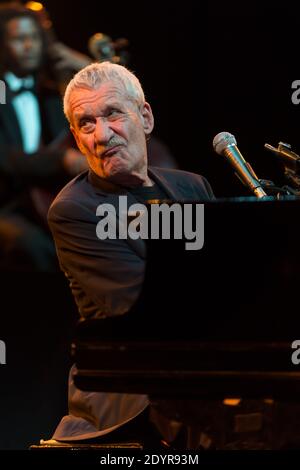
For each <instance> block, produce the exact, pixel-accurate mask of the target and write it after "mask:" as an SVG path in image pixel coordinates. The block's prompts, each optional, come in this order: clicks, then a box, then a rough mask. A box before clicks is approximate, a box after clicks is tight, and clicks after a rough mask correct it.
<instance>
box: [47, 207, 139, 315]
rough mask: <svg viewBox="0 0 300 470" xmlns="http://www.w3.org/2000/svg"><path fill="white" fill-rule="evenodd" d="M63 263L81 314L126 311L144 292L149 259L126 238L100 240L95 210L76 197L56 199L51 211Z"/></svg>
mask: <svg viewBox="0 0 300 470" xmlns="http://www.w3.org/2000/svg"><path fill="white" fill-rule="evenodd" d="M48 221H49V225H50V228H51V231H52V234H53V237H54V240H55V244H56V250H57V254H58V258H59V262H60V266H61V269H62V270H63V271H64V272H65V274H66V276H67V277H68V279H69V281H70V287H71V289H72V292H73V295H74V297H75V300H76V303H77V305H78V307H79V311H80V313H81V315H83V316H85V317H87V316H89V317H91V316H93V317H95V318H96V317H103V316H111V315H120V314H123V313H125V312H127V311H128V310H129V309H130V308H131V307H132V305H133V304H134V302H135V301H136V300H137V298H138V295H139V293H140V290H141V287H142V283H143V278H144V269H145V262H144V261H143V260H142V259H141V258H140V257H139V256H138V255H137V254H136V253H135V252H134V251H133V250H132V248H131V247H130V245H129V244H128V243H127V241H126V240H118V239H117V240H109V239H107V240H100V239H98V238H97V235H96V226H97V222H99V219H98V218H97V217H96V215H95V213H94V212H93V210H88V209H87V208H86V207H84V206H83V205H81V204H79V203H78V202H74V201H72V200H58V201H57V200H56V201H55V203H54V204H53V205H52V207H51V208H50V211H49V214H48Z"/></svg>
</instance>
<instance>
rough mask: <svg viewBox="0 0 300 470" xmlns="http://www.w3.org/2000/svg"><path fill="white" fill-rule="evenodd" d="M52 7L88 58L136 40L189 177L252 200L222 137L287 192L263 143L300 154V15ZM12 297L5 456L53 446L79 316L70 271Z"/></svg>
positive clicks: (38, 279)
mask: <svg viewBox="0 0 300 470" xmlns="http://www.w3.org/2000/svg"><path fill="white" fill-rule="evenodd" d="M44 4H45V6H46V8H47V10H48V12H49V14H50V17H51V19H52V20H53V23H54V28H55V31H56V35H57V37H58V39H59V40H61V41H62V42H64V43H65V44H67V45H68V46H70V47H72V48H75V49H77V50H79V51H81V52H84V53H87V52H88V50H87V43H88V39H89V38H90V36H91V35H93V34H94V33H96V32H104V33H106V34H108V35H110V36H111V37H112V38H113V39H114V40H115V39H117V38H119V37H125V38H127V39H128V40H129V41H130V47H129V52H130V55H131V62H130V68H131V69H132V70H133V71H135V72H136V74H137V75H138V77H139V78H140V79H141V82H142V84H143V86H144V90H145V93H146V96H147V99H148V101H149V102H150V103H151V105H152V107H153V110H154V114H155V119H156V126H155V134H156V135H157V136H159V137H160V138H161V139H163V140H164V141H165V142H166V143H167V144H168V145H169V147H170V148H171V150H172V152H173V154H174V156H175V157H176V159H177V161H178V164H179V166H180V168H182V169H185V170H190V171H194V172H197V173H201V174H204V175H205V176H206V177H207V178H208V180H209V181H210V183H211V185H212V187H213V189H214V192H215V194H216V195H217V196H240V195H245V194H249V193H248V192H247V191H246V190H245V189H244V188H243V187H242V185H241V183H240V182H239V181H238V180H237V178H236V177H235V175H234V173H233V171H232V169H231V168H230V166H229V165H228V164H227V162H226V161H225V160H224V159H222V157H219V156H218V155H216V154H215V153H214V151H213V149H212V140H213V137H214V136H215V134H217V133H218V132H220V131H229V132H231V133H232V134H234V135H235V136H236V139H237V141H238V145H239V148H240V150H241V152H242V154H243V155H244V157H245V158H246V159H247V160H248V161H249V162H250V163H251V165H252V166H253V168H254V170H255V171H256V173H257V174H258V176H259V177H260V178H266V179H273V180H274V181H275V182H276V183H278V184H281V183H283V180H282V174H283V173H282V169H281V167H280V165H279V163H278V162H277V160H275V157H274V156H273V155H272V154H270V153H268V152H267V151H265V150H264V148H263V146H264V143H266V142H268V143H270V144H272V145H274V146H277V144H278V142H279V141H283V142H288V143H290V144H291V145H292V147H293V149H294V150H295V151H296V152H300V134H299V117H300V105H299V106H296V105H293V104H292V101H291V95H292V88H291V84H292V82H293V81H294V80H297V79H300V61H299V43H300V41H299V31H300V28H299V26H300V6H298V7H297V6H295V5H294V4H293V3H292V2H290V3H289V2H284V3H282V4H281V5H280V6H276V5H274V4H273V5H272V3H271V2H268V1H260V2H255V1H251V2H249V1H244V2H232V1H231V2H227V1H224V2H221V1H213V0H212V1H210V2H204V1H201V2H200V1H191V0H185V1H184V2H182V1H179V2H177V3H175V2H173V1H170V0H165V1H163V0H160V1H146V0H140V1H139V2H133V1H129V0H128V1H125V0H122V1H119V0H114V1H107V2H104V1H99V2H98V1H89V2H88V1H82V0H80V1H75V0H73V1H72V2H70V1H66V2H64V3H62V2H61V1H60V0H48V1H45V2H44ZM224 229H225V227H224ZM221 232H222V230H220V233H221ZM281 249H283V247H281ZM257 262H259V260H257ZM178 272H179V268H178ZM1 289H2V293H1V304H0V305H1V318H2V320H3V321H2V323H1V325H0V339H2V340H5V341H6V343H7V366H0V368H1V370H0V371H1V376H0V401H1V406H0V423H1V431H0V449H9V448H12V449H14V448H28V446H29V445H30V444H33V443H35V444H36V443H37V442H38V440H39V439H40V438H49V437H50V436H51V434H52V432H53V431H54V429H55V426H56V424H57V423H58V421H59V419H60V418H61V416H62V415H63V414H64V413H65V412H66V398H67V388H66V381H67V371H68V367H69V363H70V358H69V356H68V354H69V350H70V348H69V343H68V341H69V340H70V337H71V332H70V328H71V326H72V324H73V323H74V321H75V318H76V314H75V311H76V309H75V307H74V304H73V301H72V299H71V295H70V293H69V289H68V286H67V282H66V281H65V279H64V278H63V274H61V276H60V277H58V278H52V277H51V276H48V277H47V276H35V277H34V276H21V275H20V276H13V277H8V276H6V275H5V276H3V277H2V278H1ZM193 307H194V306H191V308H193ZM249 321H250V320H249ZM296 337H297V332H295V338H294V337H293V338H292V340H294V339H296Z"/></svg>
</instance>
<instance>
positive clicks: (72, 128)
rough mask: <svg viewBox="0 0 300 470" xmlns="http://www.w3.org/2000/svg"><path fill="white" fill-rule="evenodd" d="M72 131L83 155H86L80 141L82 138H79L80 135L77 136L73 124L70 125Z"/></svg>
mask: <svg viewBox="0 0 300 470" xmlns="http://www.w3.org/2000/svg"><path fill="white" fill-rule="evenodd" d="M70 131H71V132H72V134H73V136H74V139H75V140H76V144H77V147H78V148H79V150H80V152H81V153H82V154H83V155H85V153H84V149H83V147H82V145H81V143H80V140H79V138H78V136H77V133H76V130H75V129H74V127H73V126H70Z"/></svg>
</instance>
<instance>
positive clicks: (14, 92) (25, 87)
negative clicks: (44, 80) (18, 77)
mask: <svg viewBox="0 0 300 470" xmlns="http://www.w3.org/2000/svg"><path fill="white" fill-rule="evenodd" d="M25 91H30V92H31V93H35V92H36V91H35V87H34V86H31V87H28V86H24V85H22V86H21V87H20V88H18V89H17V90H10V93H11V95H12V96H13V98H14V97H15V96H18V95H21V93H24V92H25Z"/></svg>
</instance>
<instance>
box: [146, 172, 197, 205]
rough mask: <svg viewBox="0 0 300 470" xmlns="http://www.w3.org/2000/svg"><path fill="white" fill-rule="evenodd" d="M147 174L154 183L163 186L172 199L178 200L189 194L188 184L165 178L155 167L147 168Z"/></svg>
mask: <svg viewBox="0 0 300 470" xmlns="http://www.w3.org/2000/svg"><path fill="white" fill-rule="evenodd" d="M148 174H149V176H150V178H151V179H153V181H155V183H157V184H158V185H159V186H161V187H162V188H163V190H164V191H165V192H166V193H167V195H168V196H169V197H170V199H171V200H173V201H180V200H183V199H185V198H187V197H188V196H189V194H190V193H191V190H190V188H189V185H188V184H185V183H184V182H182V181H176V179H175V178H174V181H172V180H170V181H169V179H166V178H165V177H164V176H163V175H162V174H160V173H158V172H157V171H156V170H155V168H148Z"/></svg>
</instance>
